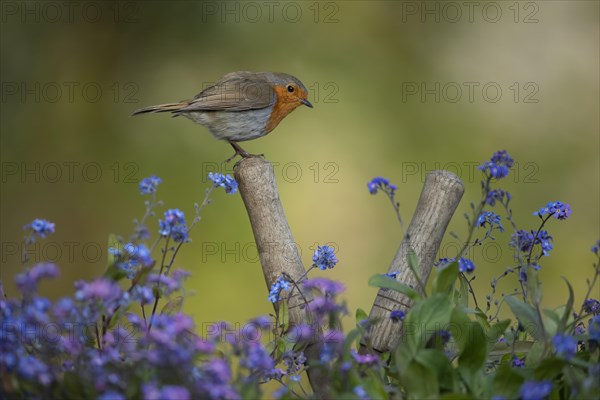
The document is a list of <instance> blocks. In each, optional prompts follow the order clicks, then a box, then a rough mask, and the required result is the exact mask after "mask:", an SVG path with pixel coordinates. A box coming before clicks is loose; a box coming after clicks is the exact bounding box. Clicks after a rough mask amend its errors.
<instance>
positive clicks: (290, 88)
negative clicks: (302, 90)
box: [287, 85, 294, 93]
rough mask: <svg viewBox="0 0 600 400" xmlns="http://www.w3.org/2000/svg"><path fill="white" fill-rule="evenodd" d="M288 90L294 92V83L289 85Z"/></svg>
mask: <svg viewBox="0 0 600 400" xmlns="http://www.w3.org/2000/svg"><path fill="white" fill-rule="evenodd" d="M287 91H288V92H290V93H294V87H293V86H292V85H287Z"/></svg>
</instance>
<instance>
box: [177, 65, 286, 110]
mask: <svg viewBox="0 0 600 400" xmlns="http://www.w3.org/2000/svg"><path fill="white" fill-rule="evenodd" d="M276 96H277V95H276V93H275V91H274V90H273V88H272V86H271V84H270V83H269V82H267V81H265V80H261V79H257V78H256V76H255V75H253V76H249V75H248V74H240V73H237V74H228V75H225V76H224V77H223V79H222V80H221V81H219V82H218V83H216V84H215V85H213V86H210V87H208V88H206V89H204V90H203V91H201V92H200V93H198V94H197V95H196V96H195V97H194V98H193V99H192V100H190V101H189V104H188V105H187V106H186V107H183V108H181V109H179V110H177V113H180V112H189V111H244V110H256V109H260V108H265V107H269V106H270V105H273V104H275V100H276Z"/></svg>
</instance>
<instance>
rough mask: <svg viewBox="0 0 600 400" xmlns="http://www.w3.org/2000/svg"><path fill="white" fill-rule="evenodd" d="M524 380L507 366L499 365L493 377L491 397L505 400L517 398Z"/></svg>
mask: <svg viewBox="0 0 600 400" xmlns="http://www.w3.org/2000/svg"><path fill="white" fill-rule="evenodd" d="M524 380H525V379H524V378H523V377H522V376H521V375H520V374H518V373H517V372H516V370H515V369H513V368H511V367H510V365H508V364H500V365H499V366H498V369H497V370H496V374H495V375H494V382H493V384H492V393H491V395H492V397H493V396H499V397H500V396H501V397H504V398H506V399H514V398H517V396H518V394H519V389H520V388H521V385H522V384H523V382H524Z"/></svg>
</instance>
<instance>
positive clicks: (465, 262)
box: [434, 257, 475, 273]
mask: <svg viewBox="0 0 600 400" xmlns="http://www.w3.org/2000/svg"><path fill="white" fill-rule="evenodd" d="M455 261H456V259H454V258H440V259H439V260H437V261H436V262H435V263H434V265H435V266H437V267H440V268H441V267H444V266H446V265H448V264H451V263H453V262H455ZM458 270H459V271H460V272H462V273H471V272H473V271H475V263H474V262H473V261H472V260H470V259H468V258H465V257H461V258H460V259H459V260H458Z"/></svg>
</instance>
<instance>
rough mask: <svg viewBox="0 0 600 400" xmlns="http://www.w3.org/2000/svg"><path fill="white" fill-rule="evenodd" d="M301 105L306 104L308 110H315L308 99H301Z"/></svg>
mask: <svg viewBox="0 0 600 400" xmlns="http://www.w3.org/2000/svg"><path fill="white" fill-rule="evenodd" d="M300 103H302V104H304V105H305V106H306V107H308V108H313V105H312V104H310V101H308V100H306V99H300Z"/></svg>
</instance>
